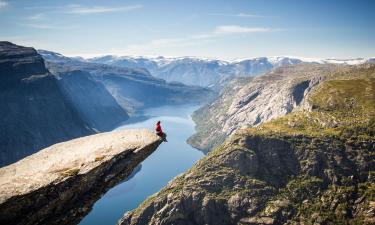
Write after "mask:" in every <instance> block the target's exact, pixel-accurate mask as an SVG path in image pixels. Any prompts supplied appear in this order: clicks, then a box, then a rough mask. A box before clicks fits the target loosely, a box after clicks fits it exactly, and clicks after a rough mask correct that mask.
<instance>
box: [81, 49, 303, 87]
mask: <svg viewBox="0 0 375 225" xmlns="http://www.w3.org/2000/svg"><path fill="white" fill-rule="evenodd" d="M88 61H90V62H95V63H103V64H107V65H115V66H120V67H127V68H145V69H147V70H149V71H150V73H151V74H152V75H153V76H155V77H158V78H162V79H165V80H166V81H176V82H181V83H184V84H187V85H199V86H203V87H213V88H215V89H220V88H221V87H222V86H223V85H225V84H226V83H227V82H228V81H230V80H231V79H233V78H234V77H239V76H257V75H260V74H263V73H265V72H267V71H269V70H271V69H272V68H274V67H278V66H283V65H294V64H298V63H301V62H302V61H301V60H299V59H294V58H288V57H271V58H266V57H261V58H254V59H246V60H240V61H235V62H227V61H223V60H217V59H201V58H194V57H181V58H164V57H158V58H146V57H127V56H123V57H115V56H103V57H96V58H92V59H88Z"/></svg>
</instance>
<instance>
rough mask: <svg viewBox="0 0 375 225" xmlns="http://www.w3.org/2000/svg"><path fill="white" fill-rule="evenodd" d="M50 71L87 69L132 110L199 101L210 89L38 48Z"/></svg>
mask: <svg viewBox="0 0 375 225" xmlns="http://www.w3.org/2000/svg"><path fill="white" fill-rule="evenodd" d="M39 53H40V54H41V55H42V56H43V57H44V58H45V60H46V61H47V67H48V69H49V70H50V71H52V73H53V74H63V73H66V72H69V71H73V70H80V71H83V72H88V73H90V74H91V75H92V77H93V78H94V79H95V80H96V81H98V82H100V83H102V84H103V85H104V86H105V88H106V89H107V90H108V91H109V92H110V93H111V95H112V96H113V97H114V98H115V99H116V101H117V103H118V104H119V105H120V106H121V107H122V108H123V109H125V110H126V111H127V113H128V114H134V113H135V112H136V111H137V110H139V109H143V108H147V107H155V106H161V105H167V104H186V103H201V102H205V101H207V100H208V99H209V98H210V97H211V96H213V92H212V91H211V90H209V89H207V88H202V87H198V86H187V85H184V84H181V83H176V82H170V83H167V82H166V81H165V80H163V79H159V78H156V77H153V76H151V75H150V73H149V71H148V70H146V69H143V68H136V69H131V68H127V67H118V66H112V65H105V64H100V63H92V62H87V61H81V60H77V59H74V58H69V57H65V56H63V55H61V54H58V53H54V52H50V51H45V50H39Z"/></svg>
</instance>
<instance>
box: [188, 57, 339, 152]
mask: <svg viewBox="0 0 375 225" xmlns="http://www.w3.org/2000/svg"><path fill="white" fill-rule="evenodd" d="M338 67H340V66H338V65H332V64H323V65H320V64H314V65H313V64H299V65H296V66H288V67H279V68H276V69H274V70H272V71H271V72H269V73H267V74H265V75H262V76H259V77H257V78H254V79H252V78H241V79H239V80H234V81H233V82H232V83H230V84H229V85H228V87H226V88H225V89H224V90H223V91H222V93H221V95H220V96H219V97H218V99H216V100H215V101H213V102H212V103H210V104H208V105H206V106H204V107H203V108H201V109H198V110H197V111H196V112H194V113H193V119H194V121H195V122H196V124H197V127H196V130H197V133H196V134H194V135H193V136H192V137H190V138H189V143H190V144H192V145H193V146H194V147H196V148H199V149H201V150H204V151H209V150H210V149H212V148H213V147H215V146H217V145H219V144H221V143H222V142H223V141H224V139H225V138H226V137H228V136H229V135H231V134H232V133H233V132H235V131H236V130H238V129H239V128H242V127H252V126H257V125H259V124H261V123H264V122H266V121H269V120H272V119H274V118H277V117H279V116H282V115H285V114H287V113H290V112H292V111H293V110H296V109H298V108H299V106H302V105H303V104H304V99H305V96H307V95H308V93H309V92H310V91H311V90H312V89H313V88H314V87H315V86H316V85H318V84H319V83H320V82H321V81H322V80H324V79H325V77H326V76H327V75H328V73H329V72H330V71H333V70H335V69H337V68H338Z"/></svg>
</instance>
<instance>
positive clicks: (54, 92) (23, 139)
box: [0, 42, 94, 166]
mask: <svg viewBox="0 0 375 225" xmlns="http://www.w3.org/2000/svg"><path fill="white" fill-rule="evenodd" d="M92 133H94V131H93V130H91V129H90V128H89V126H88V124H87V123H85V121H84V120H82V118H81V117H80V116H79V114H78V113H77V111H76V110H75V108H74V107H73V106H72V104H71V103H70V102H69V101H68V100H67V99H66V98H65V97H64V94H63V92H62V90H61V89H60V87H59V85H58V81H57V80H56V78H55V77H54V76H53V75H51V74H50V73H49V71H48V70H47V69H46V67H45V65H44V60H43V58H42V57H41V56H40V55H39V54H38V53H37V52H36V51H35V50H34V49H33V48H26V47H22V46H18V45H14V44H12V43H10V42H0V166H3V165H6V164H9V163H12V162H14V161H16V160H18V159H20V158H22V157H24V156H26V155H29V154H31V153H34V152H35V151H37V150H39V149H41V148H44V147H46V146H49V145H51V144H54V143H57V142H61V141H66V140H69V139H72V138H76V137H80V136H85V135H88V134H92Z"/></svg>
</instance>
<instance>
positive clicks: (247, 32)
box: [0, 0, 375, 59]
mask: <svg viewBox="0 0 375 225" xmlns="http://www.w3.org/2000/svg"><path fill="white" fill-rule="evenodd" d="M374 12H375V1H373V0H311V1H307V0H230V1H229V0H188V1H187V0H169V1H166V0H138V1H136V0H122V1H120V0H80V1H71V0H55V1H54V0H33V1H30V0H0V40H7V41H12V42H14V43H16V44H20V45H26V46H33V47H35V48H38V49H47V50H52V51H57V52H60V53H63V54H66V55H82V56H86V57H87V56H96V55H103V54H116V55H154V56H156V55H164V56H200V57H219V58H225V59H233V58H248V57H258V56H279V55H288V56H301V57H314V58H329V57H336V58H353V57H374V56H375V38H374V37H375V13H374Z"/></svg>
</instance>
